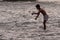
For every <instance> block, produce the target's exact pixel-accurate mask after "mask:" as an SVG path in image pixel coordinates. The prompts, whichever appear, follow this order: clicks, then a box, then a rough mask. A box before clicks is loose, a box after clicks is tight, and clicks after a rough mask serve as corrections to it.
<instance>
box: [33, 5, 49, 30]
mask: <svg viewBox="0 0 60 40" xmlns="http://www.w3.org/2000/svg"><path fill="white" fill-rule="evenodd" d="M36 8H37V10H38V13H32V15H33V14H36V15H37V16H36V18H35V20H37V18H38V17H39V15H40V13H42V14H43V17H44V21H43V25H44V30H46V22H47V20H48V15H47V13H46V11H45V10H44V9H42V8H40V5H39V4H37V5H36Z"/></svg>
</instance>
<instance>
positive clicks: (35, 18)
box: [35, 11, 40, 20]
mask: <svg viewBox="0 0 60 40" xmlns="http://www.w3.org/2000/svg"><path fill="white" fill-rule="evenodd" d="M39 15H40V11H39V12H38V13H37V16H36V18H35V20H37V18H38V17H39Z"/></svg>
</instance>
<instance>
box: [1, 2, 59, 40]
mask: <svg viewBox="0 0 60 40" xmlns="http://www.w3.org/2000/svg"><path fill="white" fill-rule="evenodd" d="M36 4H38V3H37V2H36V3H35V2H0V40H59V39H60V31H59V30H60V14H59V13H60V4H57V3H55V2H54V3H49V2H40V3H39V4H40V5H41V8H43V9H45V10H46V12H47V14H48V15H49V20H48V22H47V30H46V31H44V30H43V24H42V22H43V16H42V14H40V16H39V18H38V20H34V18H35V16H36V15H34V16H32V15H31V13H32V12H33V11H35V12H37V10H36V8H35V5H36Z"/></svg>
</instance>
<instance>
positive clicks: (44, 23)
mask: <svg viewBox="0 0 60 40" xmlns="http://www.w3.org/2000/svg"><path fill="white" fill-rule="evenodd" d="M43 25H44V30H46V20H44V22H43Z"/></svg>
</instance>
